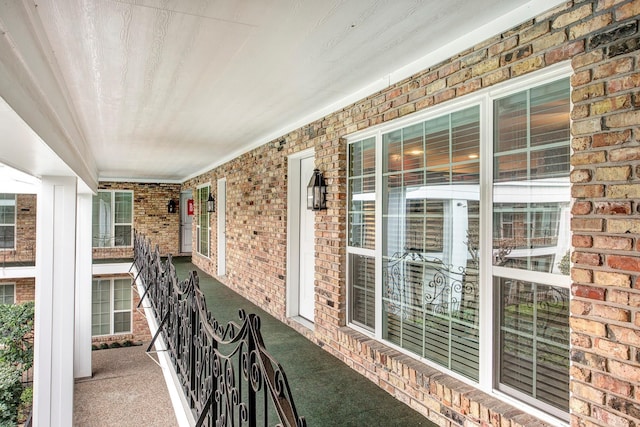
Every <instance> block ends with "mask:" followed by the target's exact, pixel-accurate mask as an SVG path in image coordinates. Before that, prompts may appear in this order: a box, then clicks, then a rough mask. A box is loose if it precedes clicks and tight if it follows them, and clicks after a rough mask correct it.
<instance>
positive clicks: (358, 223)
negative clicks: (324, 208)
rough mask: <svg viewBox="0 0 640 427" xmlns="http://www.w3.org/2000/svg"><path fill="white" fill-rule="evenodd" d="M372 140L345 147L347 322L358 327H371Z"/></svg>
mask: <svg viewBox="0 0 640 427" xmlns="http://www.w3.org/2000/svg"><path fill="white" fill-rule="evenodd" d="M375 173H376V147H375V138H368V139H365V140H362V141H358V142H355V143H353V144H350V145H349V205H348V225H347V229H348V233H349V234H348V242H349V244H348V248H347V250H348V251H349V252H353V251H354V250H355V251H364V252H365V253H364V254H362V253H349V320H350V321H351V322H352V323H353V324H356V325H358V326H361V327H364V328H366V329H369V330H373V329H374V327H375V315H376V301H375V278H376V273H375V266H376V263H375V258H374V256H373V249H374V248H375V207H376V177H375Z"/></svg>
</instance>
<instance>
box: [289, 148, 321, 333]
mask: <svg viewBox="0 0 640 427" xmlns="http://www.w3.org/2000/svg"><path fill="white" fill-rule="evenodd" d="M307 157H315V149H313V148H310V149H308V150H304V151H300V152H298V153H295V154H291V155H290V156H288V160H287V184H288V185H287V278H286V280H287V285H286V289H287V301H286V316H287V317H290V318H293V319H294V320H296V321H298V322H300V323H302V324H303V325H305V326H306V327H308V328H310V329H313V323H312V322H310V321H308V320H306V319H304V318H302V317H301V316H300V303H299V298H300V205H301V204H302V200H299V195H300V192H301V190H302V185H301V183H300V180H301V178H302V177H301V176H300V163H301V162H302V159H304V158H307Z"/></svg>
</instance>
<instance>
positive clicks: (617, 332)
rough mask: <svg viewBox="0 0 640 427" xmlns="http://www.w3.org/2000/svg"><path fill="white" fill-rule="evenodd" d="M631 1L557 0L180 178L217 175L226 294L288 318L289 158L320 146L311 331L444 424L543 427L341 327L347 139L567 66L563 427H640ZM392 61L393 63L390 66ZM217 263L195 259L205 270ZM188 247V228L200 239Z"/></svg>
mask: <svg viewBox="0 0 640 427" xmlns="http://www.w3.org/2000/svg"><path fill="white" fill-rule="evenodd" d="M639 14H640V1H638V0H635V1H620V0H601V1H597V0H592V1H591V0H583V1H578V0H576V1H567V2H565V3H563V4H562V5H561V6H559V7H557V8H555V9H554V10H551V11H549V12H547V13H545V14H543V15H541V16H538V17H535V18H533V19H531V20H529V21H527V22H524V23H522V24H519V25H518V26H516V27H514V28H513V29H511V30H509V31H506V32H504V33H503V34H497V35H495V36H494V37H492V38H490V39H488V40H485V41H483V42H480V43H479V44H478V45H476V46H475V47H473V48H472V49H468V50H467V51H465V52H461V53H459V54H456V55H455V56H453V57H452V58H450V59H448V60H446V61H443V62H442V63H440V64H437V65H435V66H433V67H431V68H429V69H428V70H424V71H423V72H420V73H418V74H416V75H414V76H412V77H410V78H408V79H406V80H404V81H402V82H399V83H397V84H395V85H393V86H391V87H389V88H387V89H385V90H382V91H380V92H378V93H376V94H374V95H372V96H369V97H367V98H366V99H363V100H361V101H359V102H356V103H354V104H352V105H350V106H348V107H346V108H344V109H342V110H340V111H337V112H335V113H333V114H330V115H328V116H326V117H325V118H323V119H321V120H318V121H316V122H314V123H310V124H308V125H306V126H304V127H302V128H300V129H298V130H296V131H293V132H290V133H289V134H287V135H284V136H282V137H281V138H278V139H277V140H275V141H272V142H270V143H268V144H265V145H264V146H261V147H259V148H256V149H255V150H253V151H251V152H249V153H246V154H244V155H242V156H240V157H238V158H236V159H234V160H233V161H231V162H229V163H227V164H224V165H222V166H220V167H218V168H216V169H214V170H212V171H210V172H208V173H206V174H203V175H202V176H199V177H197V178H194V179H192V180H190V181H188V182H186V183H184V187H185V188H191V189H195V187H196V186H197V185H198V184H201V183H204V182H211V183H212V184H213V185H212V188H213V189H214V191H215V180H217V179H218V178H221V177H226V178H227V224H226V230H227V271H228V273H227V276H226V277H224V278H220V279H221V280H222V281H223V283H225V284H226V285H227V286H229V287H231V288H233V289H234V290H236V291H238V292H239V293H241V294H242V295H244V296H245V297H246V298H247V299H249V300H251V301H253V302H254V303H256V304H258V305H259V306H261V307H262V308H264V309H265V310H267V311H269V312H270V313H272V314H273V315H275V316H276V317H278V318H280V319H281V320H282V321H284V322H287V323H289V324H291V325H292V326H294V327H296V328H297V329H299V330H300V331H301V332H303V330H302V329H301V328H300V327H299V326H298V325H297V324H295V323H292V322H290V321H289V320H288V319H286V318H285V301H286V293H285V291H286V288H285V286H286V284H285V276H286V231H287V229H286V210H287V206H286V197H287V193H286V192H287V176H286V169H287V168H286V166H287V156H288V155H290V154H293V153H295V152H298V151H300V150H304V149H306V148H310V147H314V148H315V153H316V157H315V158H316V165H317V166H318V167H319V168H320V169H321V170H323V171H324V172H325V177H326V179H327V182H328V186H329V188H328V198H329V200H328V205H329V208H328V209H327V210H326V211H321V212H318V213H316V247H315V249H316V275H315V278H316V312H315V331H314V332H313V333H310V332H309V331H304V333H305V335H307V336H309V337H310V338H311V339H312V340H314V341H315V342H317V343H318V344H320V345H322V346H323V347H324V348H325V349H326V350H327V351H329V352H331V353H332V354H334V355H336V357H338V358H340V359H342V360H344V361H345V363H347V364H348V365H349V366H351V367H352V368H353V369H355V370H357V371H358V372H361V373H362V374H363V375H365V376H367V377H368V378H369V379H371V380H372V381H374V382H375V383H377V384H378V385H379V386H380V387H382V388H383V389H385V390H387V391H388V392H389V393H391V394H393V395H395V396H396V397H397V398H398V399H400V400H402V401H404V402H406V403H407V404H409V405H410V406H412V407H413V408H415V409H416V410H418V411H420V412H422V413H423V414H425V416H426V417H428V418H429V419H431V420H433V421H434V422H436V423H437V424H438V425H441V426H451V425H463V424H464V425H465V426H475V425H494V426H498V425H499V426H513V427H515V426H533V425H544V423H542V422H541V421H539V420H536V419H535V418H533V417H532V416H530V415H528V414H526V413H524V412H522V411H521V410H520V409H518V408H514V407H512V406H509V405H507V404H505V403H503V402H501V401H499V400H497V399H496V398H494V397H492V396H489V395H487V394H485V393H482V392H480V391H478V390H475V389H473V388H472V387H470V386H468V385H466V384H464V383H462V382H460V381H457V380H454V379H452V378H450V377H448V376H446V375H444V374H442V373H440V372H439V371H437V370H435V369H432V368H429V367H427V366H425V365H424V364H421V363H419V362H417V361H416V360H415V359H413V358H411V357H409V356H406V355H403V354H401V353H399V352H397V351H395V350H392V349H390V348H389V347H387V346H385V345H384V344H382V343H379V342H376V341H373V340H371V339H369V338H368V337H366V336H364V335H362V334H360V333H358V332H355V331H353V330H351V329H350V328H348V327H345V326H344V325H345V319H346V316H345V314H346V283H345V282H346V278H345V271H346V265H345V264H346V248H345V245H346V224H345V221H346V220H345V219H346V167H347V165H346V144H345V142H344V140H343V139H342V137H343V136H345V135H348V134H350V133H353V132H355V131H358V130H362V129H366V128H368V127H370V126H374V125H377V124H380V123H384V122H387V121H390V120H393V119H396V118H398V117H402V116H406V115H408V114H411V113H413V112H416V111H420V110H424V109H426V108H429V107H431V106H433V105H437V104H441V103H443V102H446V101H448V100H451V99H454V98H457V97H461V96H464V95H466V94H469V93H472V92H475V91H478V90H480V89H484V88H487V87H491V86H493V85H495V84H497V83H500V82H504V81H507V80H509V79H511V78H515V77H518V76H522V75H525V74H528V73H531V72H533V71H536V70H542V69H544V68H545V67H548V66H550V65H553V64H556V63H559V62H562V61H570V62H571V65H572V66H573V69H574V73H573V75H572V78H571V84H572V86H573V93H572V99H573V103H574V106H573V108H572V119H573V124H572V134H573V138H572V147H573V150H574V153H573V154H572V158H571V162H572V165H573V167H574V168H575V169H574V171H573V172H572V174H571V181H572V196H573V197H574V198H575V203H574V205H573V218H572V225H571V227H572V232H573V244H574V246H575V247H576V250H575V251H574V253H573V256H572V260H573V262H574V268H573V269H572V280H573V282H574V284H573V285H572V301H571V319H570V324H571V328H572V333H571V338H572V343H571V345H572V348H571V360H572V366H571V375H572V379H571V381H572V384H571V390H572V397H571V404H570V405H571V411H572V413H571V424H572V425H573V426H598V425H599V426H605V425H616V426H625V427H637V426H640V422H639V421H638V419H640V404H638V401H639V400H640V386H639V385H638V384H640V350H639V349H640V338H639V337H640V309H639V307H640V290H639V289H640V286H639V285H638V284H637V283H636V280H637V275H638V272H639V271H640V254H639V253H638V251H640V240H639V239H638V237H637V236H638V232H639V231H640V219H639V218H640V205H638V203H637V202H636V199H640V184H638V182H636V181H638V180H639V179H640V145H639V144H638V132H640V130H639V125H640V111H639V109H640V101H639V100H640V90H639V89H638V88H639V87H640V74H639V73H638V72H637V70H638V69H639V68H640V64H639V60H640V34H639V33H638V15H639ZM399 65H402V64H399ZM215 221H216V219H215V215H214V217H213V218H212V224H211V226H212V230H213V232H212V242H214V243H213V244H212V248H211V249H212V255H211V257H210V259H207V258H204V257H198V256H194V262H195V263H196V264H197V265H198V266H200V267H201V268H202V269H203V270H205V271H207V272H208V273H210V274H212V275H215V271H216V261H215V258H216V257H215V249H216V248H215V230H216V224H215ZM194 236H195V233H194Z"/></svg>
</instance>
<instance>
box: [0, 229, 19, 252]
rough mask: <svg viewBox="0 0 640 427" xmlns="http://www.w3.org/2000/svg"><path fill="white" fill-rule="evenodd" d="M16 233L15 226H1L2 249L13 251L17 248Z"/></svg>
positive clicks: (0, 245) (0, 240) (0, 242)
mask: <svg viewBox="0 0 640 427" xmlns="http://www.w3.org/2000/svg"><path fill="white" fill-rule="evenodd" d="M15 233H16V227H15V226H13V225H0V249H12V248H14V247H15V241H16V236H15Z"/></svg>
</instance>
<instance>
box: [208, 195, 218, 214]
mask: <svg viewBox="0 0 640 427" xmlns="http://www.w3.org/2000/svg"><path fill="white" fill-rule="evenodd" d="M215 211H216V199H214V198H213V195H212V194H211V193H209V198H208V199H207V212H215Z"/></svg>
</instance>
